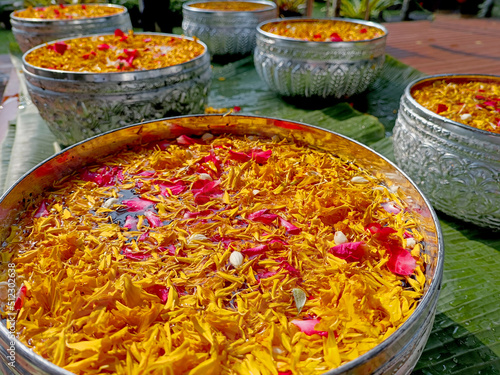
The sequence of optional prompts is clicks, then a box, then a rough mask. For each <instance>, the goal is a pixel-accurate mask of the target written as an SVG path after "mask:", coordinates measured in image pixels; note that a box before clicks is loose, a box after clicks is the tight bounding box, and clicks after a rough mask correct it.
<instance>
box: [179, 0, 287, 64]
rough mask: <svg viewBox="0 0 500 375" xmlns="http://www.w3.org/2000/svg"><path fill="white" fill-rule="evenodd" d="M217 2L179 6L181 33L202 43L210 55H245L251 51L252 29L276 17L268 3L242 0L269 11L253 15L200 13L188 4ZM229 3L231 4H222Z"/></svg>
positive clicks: (261, 10)
mask: <svg viewBox="0 0 500 375" xmlns="http://www.w3.org/2000/svg"><path fill="white" fill-rule="evenodd" d="M213 1H220V0H199V1H196V0H195V1H189V2H187V3H184V4H183V6H182V15H183V20H182V30H183V31H184V33H185V34H186V35H188V36H196V37H197V38H199V39H200V40H202V41H203V42H205V43H206V45H207V46H208V50H209V51H210V54H211V55H238V54H242V55H244V54H249V53H251V52H252V51H253V49H254V48H255V35H256V33H257V31H256V27H257V25H258V24H259V23H261V22H263V21H265V20H269V19H272V18H275V17H277V16H278V8H277V6H276V4H275V3H274V2H272V1H267V0H243V1H238V2H245V1H246V2H250V3H258V4H263V5H267V6H268V7H269V8H266V9H259V10H254V11H215V10H209V9H200V8H195V7H193V6H191V5H192V4H198V3H207V2H213ZM223 1H227V2H232V0H223Z"/></svg>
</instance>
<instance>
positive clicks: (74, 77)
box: [21, 31, 210, 83]
mask: <svg viewBox="0 0 500 375" xmlns="http://www.w3.org/2000/svg"><path fill="white" fill-rule="evenodd" d="M108 35H113V34H87V35H81V36H76V37H69V38H62V39H56V40H52V41H50V42H46V43H43V44H40V45H38V46H35V47H32V48H30V49H29V50H27V51H26V52H25V53H24V54H23V56H22V59H21V60H22V65H23V70H25V71H27V72H29V73H31V74H33V75H35V76H37V77H44V78H51V79H59V80H63V81H87V82H98V83H100V82H109V81H114V80H113V78H116V77H120V78H122V79H120V81H133V80H136V79H137V75H139V76H148V75H151V74H153V73H152V72H161V73H163V74H169V73H170V74H176V73H178V70H179V68H182V67H183V66H186V65H189V64H196V62H197V61H199V60H202V59H204V58H206V56H210V54H209V51H208V47H207V45H206V44H205V43H204V42H202V41H201V40H200V39H197V38H194V37H189V36H185V35H176V34H169V33H156V32H152V31H149V32H148V31H145V32H134V35H144V36H146V35H153V36H169V37H175V38H178V39H187V40H190V41H192V42H196V43H198V44H201V45H202V46H203V48H204V49H205V50H204V52H203V53H202V54H201V55H199V56H196V57H195V58H194V59H191V60H188V61H184V62H182V63H180V64H175V65H170V66H165V67H163V68H155V69H147V70H131V71H122V72H104V73H97V72H73V71H70V70H58V69H48V68H42V67H38V66H36V65H32V64H30V63H28V62H27V61H26V57H27V56H28V54H30V53H31V52H33V51H35V50H37V49H40V48H43V47H45V46H46V45H47V44H53V43H57V42H64V41H68V40H74V39H81V38H88V37H99V36H108ZM61 76H62V77H61ZM94 76H95V77H99V79H98V80H92V79H90V78H92V77H94ZM144 78H147V77H144Z"/></svg>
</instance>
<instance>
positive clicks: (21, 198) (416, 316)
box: [0, 115, 444, 375]
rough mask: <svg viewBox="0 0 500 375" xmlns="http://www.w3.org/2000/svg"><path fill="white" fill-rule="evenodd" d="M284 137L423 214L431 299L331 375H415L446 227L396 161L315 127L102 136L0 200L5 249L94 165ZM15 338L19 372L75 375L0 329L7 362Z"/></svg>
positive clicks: (184, 126) (197, 122)
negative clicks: (58, 185) (231, 138)
mask: <svg viewBox="0 0 500 375" xmlns="http://www.w3.org/2000/svg"><path fill="white" fill-rule="evenodd" d="M206 132H211V133H213V134H228V133H230V134H238V135H262V136H265V137H272V136H273V135H278V136H280V137H285V138H289V139H294V140H296V141H297V142H299V143H303V144H306V145H310V146H311V147H314V148H321V149H324V150H327V151H330V152H333V153H335V154H336V155H339V156H341V157H344V158H346V159H347V160H355V161H356V163H357V164H358V165H360V166H361V167H363V168H366V169H367V170H368V171H371V172H372V173H374V174H375V173H376V174H377V175H384V176H385V177H386V182H388V183H389V184H396V185H398V186H399V187H400V192H401V193H404V194H405V195H406V197H407V200H408V202H410V205H411V209H413V210H414V212H415V214H416V215H417V216H418V222H419V224H417V229H418V230H419V232H420V233H421V234H422V235H423V241H424V244H425V246H424V249H423V252H424V253H425V256H426V257H427V261H426V262H425V266H426V270H425V277H426V283H425V287H424V295H423V297H422V299H421V301H420V302H419V305H418V306H417V308H416V310H415V311H414V312H413V314H412V315H411V316H410V317H409V318H408V319H407V320H406V321H405V322H404V323H403V325H402V326H401V327H400V328H398V329H397V330H396V331H395V332H394V333H393V334H391V335H390V336H389V337H388V338H387V339H386V340H384V341H383V342H382V343H381V344H379V345H378V346H376V347H375V348H374V349H372V350H370V351H369V352H367V353H365V354H363V355H362V356H360V357H358V358H356V359H354V360H352V361H351V362H348V363H347V364H345V365H343V366H341V367H339V368H336V369H334V370H331V371H328V372H327V374H328V375H340V374H344V375H347V374H349V375H354V374H359V375H362V374H363V375H364V374H409V373H410V372H411V370H412V369H413V367H414V366H415V364H416V363H417V361H418V359H419V357H420V354H421V353H422V350H423V348H424V346H425V343H426V341H427V339H428V337H429V334H430V332H431V328H432V324H433V321H434V315H435V312H436V303H437V299H438V296H439V291H440V288H441V280H442V272H443V261H444V258H443V257H444V247H443V239H442V235H441V230H440V227H439V221H438V219H437V217H436V215H435V213H434V211H433V209H432V207H431V205H430V203H429V202H428V200H427V199H426V198H425V196H424V195H423V194H422V193H421V192H420V190H419V189H418V187H417V186H416V185H415V184H414V183H413V182H412V181H411V180H410V179H409V178H408V177H407V176H406V175H405V174H404V173H403V172H402V171H401V170H400V169H399V168H398V167H396V166H395V165H394V164H393V163H391V162H390V161H388V160H387V159H385V158H384V157H382V156H381V155H379V154H377V153H376V152H375V151H372V150H371V149H369V148H367V147H366V146H364V145H362V144H361V143H359V142H356V141H354V140H351V139H349V138H346V137H344V136H342V135H340V134H336V133H333V132H330V131H327V130H324V129H320V128H317V127H314V126H310V125H305V124H301V123H297V122H291V121H287V120H278V119H272V118H266V117H251V116H221V115H211V116H210V115H209V116H207V115H200V116H186V117H177V118H167V119H162V120H158V121H153V122H146V123H142V124H136V125H131V126H127V127H125V128H122V129H118V130H114V131H110V132H108V133H105V134H101V135H98V136H95V137H93V138H91V139H88V140H85V141H83V142H80V143H78V144H76V145H74V146H72V147H69V148H67V149H65V150H63V151H62V152H60V153H59V154H57V155H54V156H53V157H51V158H50V159H48V160H46V161H45V162H43V163H41V164H40V165H38V166H37V167H35V168H34V169H32V170H31V171H30V172H28V173H27V174H26V175H25V176H23V177H22V178H21V179H20V180H19V181H18V182H17V183H16V184H15V185H13V186H12V187H11V188H10V189H9V190H8V191H7V192H6V193H5V194H4V195H3V196H2V197H1V198H0V222H1V223H2V225H1V226H0V243H1V242H3V241H4V240H5V238H7V237H8V235H9V228H10V225H11V224H12V223H13V222H14V220H15V219H16V216H17V215H18V214H19V213H20V212H22V211H23V210H24V209H25V208H26V207H28V205H29V204H30V203H31V200H33V199H37V196H39V194H40V193H41V192H43V191H44V190H45V189H47V188H49V187H51V186H52V184H53V183H54V181H58V180H59V179H60V178H62V177H64V176H66V175H68V174H70V173H72V172H74V171H77V170H79V169H81V168H82V167H84V166H85V165H87V164H89V163H96V162H99V160H101V159H102V158H103V157H104V156H106V155H110V154H112V153H114V152H117V151H119V150H121V149H123V148H125V147H131V146H134V145H138V144H144V142H148V141H152V140H161V139H174V138H175V137H178V136H179V135H181V134H186V135H199V136H200V135H202V134H204V133H206ZM11 340H14V342H15V347H16V370H17V371H19V373H21V374H37V375H44V374H55V375H68V374H70V373H69V372H68V371H66V370H63V369H61V368H59V367H57V366H56V365H54V364H52V363H50V362H48V361H47V360H45V359H43V358H42V357H40V356H39V355H37V354H35V353H34V352H33V351H32V350H31V349H29V348H27V347H26V346H25V345H24V344H22V343H21V342H20V341H19V340H17V339H16V338H11V337H10V336H9V331H8V329H7V328H6V326H5V325H4V324H0V354H1V355H2V356H4V357H6V356H7V355H8V354H7V350H8V348H9V346H10V343H11Z"/></svg>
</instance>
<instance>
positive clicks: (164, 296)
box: [146, 285, 169, 303]
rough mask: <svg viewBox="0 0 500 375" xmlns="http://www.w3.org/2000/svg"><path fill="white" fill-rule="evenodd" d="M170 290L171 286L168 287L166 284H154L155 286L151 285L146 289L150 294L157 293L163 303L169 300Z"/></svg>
mask: <svg viewBox="0 0 500 375" xmlns="http://www.w3.org/2000/svg"><path fill="white" fill-rule="evenodd" d="M168 290H169V288H167V287H166V286H164V285H153V286H150V287H149V288H147V289H146V291H147V292H148V293H149V294H154V295H156V296H157V297H158V298H159V299H160V301H161V303H165V302H167V300H168Z"/></svg>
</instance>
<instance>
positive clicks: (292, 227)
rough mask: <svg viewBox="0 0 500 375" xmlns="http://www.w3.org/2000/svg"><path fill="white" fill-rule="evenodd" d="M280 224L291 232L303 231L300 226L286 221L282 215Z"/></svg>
mask: <svg viewBox="0 0 500 375" xmlns="http://www.w3.org/2000/svg"><path fill="white" fill-rule="evenodd" d="M280 224H281V225H282V226H284V227H285V228H286V231H287V233H289V234H299V233H300V232H301V231H302V230H301V229H300V228H298V227H296V226H295V225H293V224H292V223H290V222H288V221H286V220H285V219H283V218H282V217H280Z"/></svg>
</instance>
